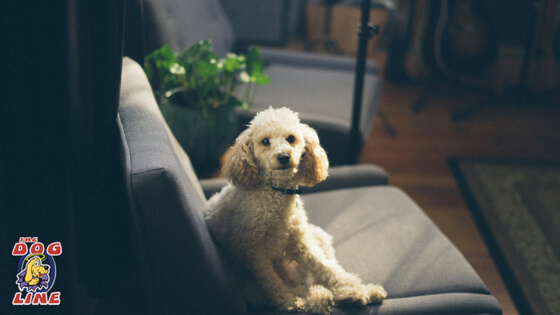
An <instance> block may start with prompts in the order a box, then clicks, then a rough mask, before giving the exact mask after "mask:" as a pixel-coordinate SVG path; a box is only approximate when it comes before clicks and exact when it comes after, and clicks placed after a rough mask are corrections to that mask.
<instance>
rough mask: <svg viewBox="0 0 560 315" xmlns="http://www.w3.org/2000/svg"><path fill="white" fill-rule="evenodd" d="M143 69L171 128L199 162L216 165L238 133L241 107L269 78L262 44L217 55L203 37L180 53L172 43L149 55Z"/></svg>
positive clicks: (247, 104)
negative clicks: (260, 47)
mask: <svg viewBox="0 0 560 315" xmlns="http://www.w3.org/2000/svg"><path fill="white" fill-rule="evenodd" d="M144 71H145V72H146V75H147V76H148V79H149V80H150V83H151V85H152V88H153V89H154V93H155V95H156V98H157V100H158V104H159V106H160V109H161V111H162V113H163V116H164V117H165V119H166V121H167V123H168V125H169V127H170V129H171V131H172V132H173V134H174V135H175V137H176V138H177V140H178V142H179V143H180V144H181V146H183V148H184V149H185V151H186V152H187V153H188V154H189V157H190V158H191V161H192V163H193V164H194V166H195V168H197V169H201V168H208V166H209V165H212V166H213V165H215V164H217V163H218V162H219V159H220V157H221V156H222V155H223V154H224V153H225V151H226V150H227V149H228V148H229V146H230V145H231V144H232V142H233V140H234V139H235V137H236V135H237V126H238V122H237V114H236V108H238V107H241V108H243V109H245V110H249V108H250V107H251V105H252V103H253V101H254V99H255V95H256V92H257V87H258V86H259V85H264V84H268V83H269V82H270V78H269V77H268V76H267V75H265V74H264V61H263V58H262V55H261V52H260V50H259V48H258V47H254V48H252V49H251V50H250V51H249V52H248V53H247V54H246V55H243V54H239V55H237V54H232V53H230V54H228V55H227V56H226V57H225V58H222V59H220V58H218V57H217V56H216V54H215V53H214V52H213V48H212V42H211V41H210V40H202V41H199V42H197V43H195V44H194V45H192V46H191V47H189V48H187V49H186V50H184V51H182V52H180V53H178V54H175V53H174V52H173V51H172V50H171V48H169V46H167V45H164V46H163V47H161V48H160V49H158V50H156V51H154V52H153V53H151V54H149V55H148V56H146V59H145V63H144Z"/></svg>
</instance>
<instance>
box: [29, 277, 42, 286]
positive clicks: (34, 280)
mask: <svg viewBox="0 0 560 315" xmlns="http://www.w3.org/2000/svg"><path fill="white" fill-rule="evenodd" d="M37 283H39V278H32V279H31V280H29V282H27V284H28V285H30V286H33V285H36V284H37Z"/></svg>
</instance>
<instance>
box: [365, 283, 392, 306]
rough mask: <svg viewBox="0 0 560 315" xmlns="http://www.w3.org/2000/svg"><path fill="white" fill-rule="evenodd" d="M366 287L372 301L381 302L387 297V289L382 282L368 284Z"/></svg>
mask: <svg viewBox="0 0 560 315" xmlns="http://www.w3.org/2000/svg"><path fill="white" fill-rule="evenodd" d="M366 288H367V290H368V293H369V302H370V303H381V301H383V300H384V299H385V298H386V297H387V291H385V289H384V288H383V287H382V286H381V285H380V284H368V285H366Z"/></svg>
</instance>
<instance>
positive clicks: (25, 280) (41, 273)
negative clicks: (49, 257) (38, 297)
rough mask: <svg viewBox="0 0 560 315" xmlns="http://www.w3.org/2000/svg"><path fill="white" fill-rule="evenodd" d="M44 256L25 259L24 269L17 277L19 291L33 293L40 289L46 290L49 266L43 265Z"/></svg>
mask: <svg viewBox="0 0 560 315" xmlns="http://www.w3.org/2000/svg"><path fill="white" fill-rule="evenodd" d="M43 259H45V255H39V254H34V255H29V256H27V257H26V258H25V260H26V261H27V263H26V265H25V268H24V269H23V270H22V271H21V272H20V273H19V274H18V275H17V277H18V280H17V284H18V286H19V290H20V291H23V290H24V289H26V290H27V292H35V291H37V290H40V289H46V288H47V287H48V286H49V281H50V277H49V269H50V266H49V265H45V264H43V261H42V260H43Z"/></svg>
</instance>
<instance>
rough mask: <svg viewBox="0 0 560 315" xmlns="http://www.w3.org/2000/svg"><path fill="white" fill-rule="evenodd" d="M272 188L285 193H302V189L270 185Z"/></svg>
mask: <svg viewBox="0 0 560 315" xmlns="http://www.w3.org/2000/svg"><path fill="white" fill-rule="evenodd" d="M270 188H272V189H274V190H276V191H279V192H281V193H283V194H284V195H299V194H301V190H299V189H289V188H278V187H274V186H270Z"/></svg>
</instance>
